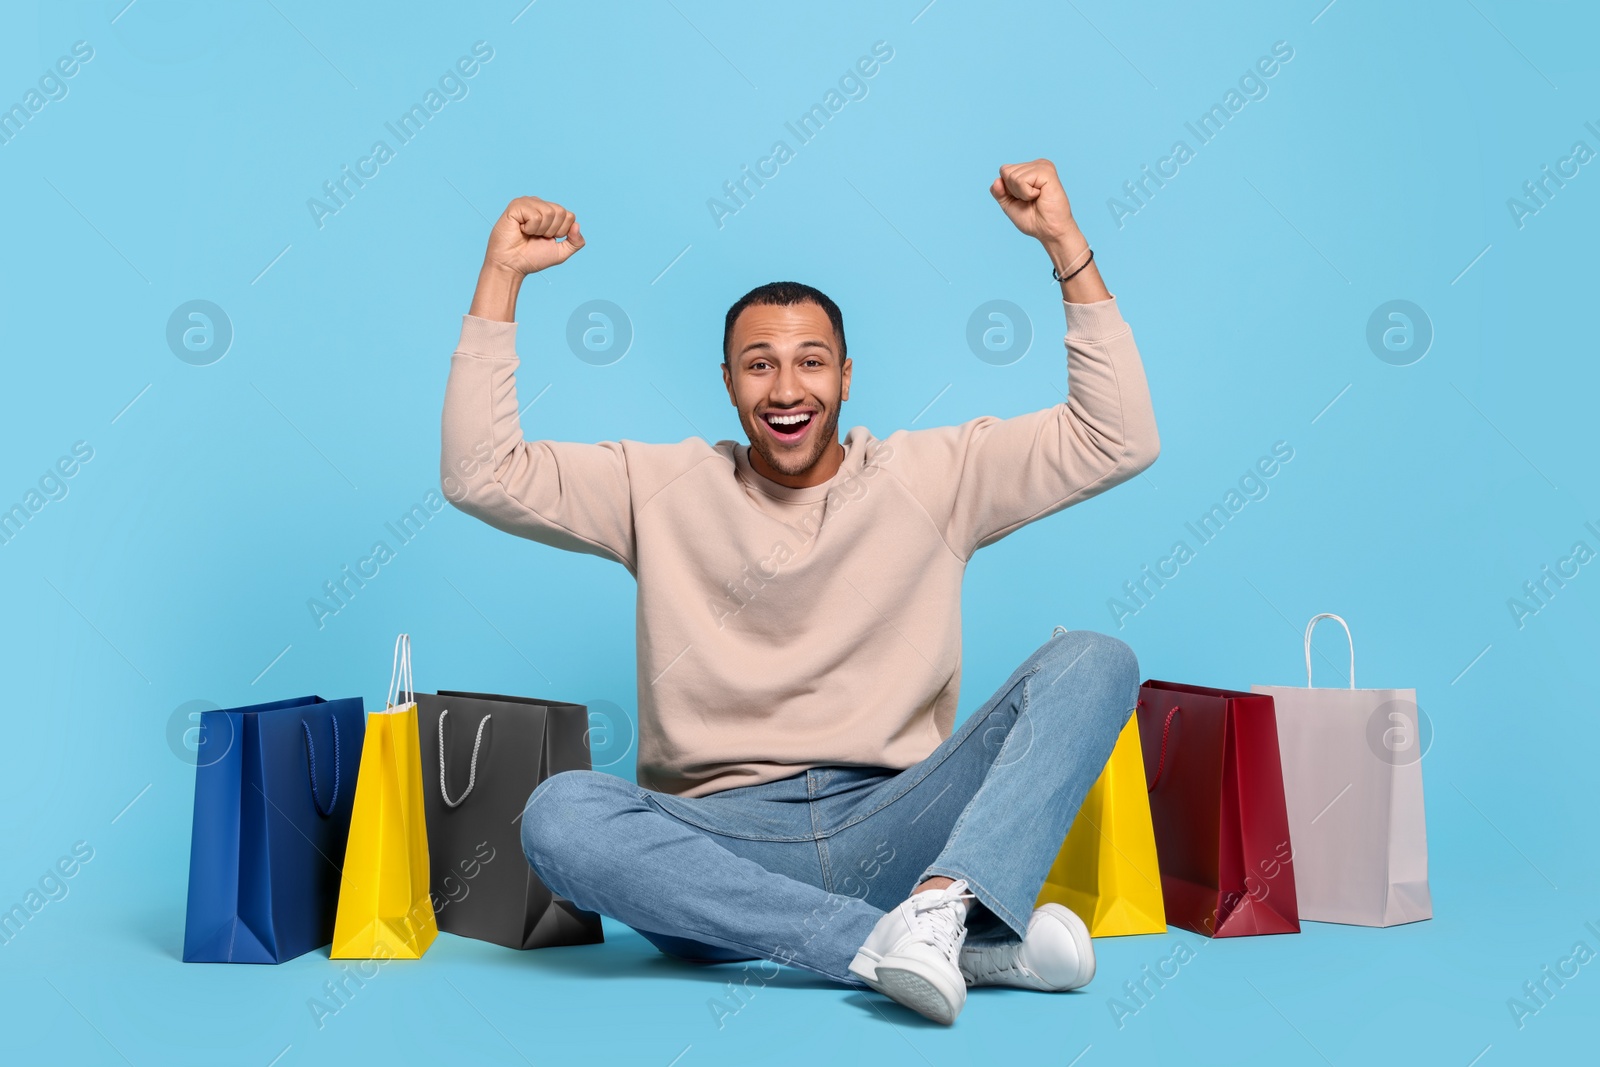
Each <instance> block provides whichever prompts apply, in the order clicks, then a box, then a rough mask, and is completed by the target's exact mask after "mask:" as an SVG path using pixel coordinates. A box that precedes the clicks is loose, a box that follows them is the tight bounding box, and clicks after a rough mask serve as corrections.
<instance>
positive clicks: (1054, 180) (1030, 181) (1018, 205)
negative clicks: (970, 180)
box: [989, 159, 1078, 244]
mask: <svg viewBox="0 0 1600 1067" xmlns="http://www.w3.org/2000/svg"><path fill="white" fill-rule="evenodd" d="M989 193H990V195H992V196H993V197H994V198H995V199H996V200H997V201H999V202H1000V210H1002V211H1004V212H1005V213H1006V217H1007V218H1009V219H1010V220H1011V221H1012V222H1013V223H1015V224H1016V227H1017V229H1019V230H1021V231H1022V232H1023V233H1025V234H1027V235H1028V236H1029V237H1035V238H1038V239H1039V240H1040V241H1043V242H1045V243H1046V244H1050V243H1053V242H1066V241H1068V240H1069V239H1070V238H1073V237H1075V236H1077V235H1078V223H1077V220H1075V219H1074V218H1073V217H1072V205H1071V204H1068V203H1067V194H1066V191H1065V190H1064V189H1062V188H1061V179H1060V178H1059V177H1057V176H1056V166H1055V164H1054V163H1052V162H1050V161H1049V160H1048V159H1036V160H1034V161H1033V162H1032V163H1008V164H1006V165H1005V166H1003V167H1001V168H1000V177H998V178H996V179H995V180H994V184H993V185H991V186H989Z"/></svg>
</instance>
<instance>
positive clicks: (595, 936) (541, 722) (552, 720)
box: [416, 689, 604, 948]
mask: <svg viewBox="0 0 1600 1067" xmlns="http://www.w3.org/2000/svg"><path fill="white" fill-rule="evenodd" d="M416 701H417V731H418V734H419V735H420V736H419V740H420V741H421V746H422V781H423V790H422V792H423V804H424V810H425V812H426V816H427V824H428V859H429V866H430V868H431V871H432V876H431V882H432V895H433V906H434V913H435V915H436V916H437V917H438V920H439V929H441V930H445V931H448V932H449V933H452V934H459V935H460V936H462V937H471V938H476V939H478V940H480V941H492V942H494V943H495V944H497V945H505V946H506V947H508V948H550V947H553V946H556V945H592V944H597V943H599V942H600V941H602V940H604V938H603V936H602V934H601V932H600V916H598V915H596V914H595V913H593V912H589V911H583V910H581V909H580V908H578V907H576V906H575V905H573V904H572V903H571V902H570V901H567V900H564V899H562V898H561V897H558V896H555V895H554V894H552V893H551V892H550V890H549V889H548V888H546V886H545V885H544V883H543V882H541V881H540V880H539V877H538V875H536V874H534V873H533V869H532V868H531V867H530V866H529V865H528V861H527V859H526V858H525V857H524V856H523V854H522V820H521V819H520V818H519V816H520V815H521V814H522V809H523V806H524V805H526V804H527V802H528V796H529V795H530V794H531V793H532V792H533V790H534V787H535V786H537V785H538V784H539V783H540V782H542V781H544V780H545V779H546V778H548V777H550V776H551V775H552V774H555V773H557V772H558V771H567V770H589V769H590V763H589V741H588V736H587V735H588V729H589V709H588V708H587V707H585V706H584V705H582V704H569V703H565V702H563V701H559V700H536V699H532V698H529V697H512V696H497V695H494V694H491V693H468V692H462V691H459V690H453V689H442V690H440V691H439V692H438V693H417V694H416Z"/></svg>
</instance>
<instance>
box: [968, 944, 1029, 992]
mask: <svg viewBox="0 0 1600 1067" xmlns="http://www.w3.org/2000/svg"><path fill="white" fill-rule="evenodd" d="M1021 947H1022V945H1021V943H1020V942H1017V941H1007V942H1002V943H1001V944H998V945H981V946H980V945H972V946H967V947H963V948H962V950H961V970H962V972H963V973H964V974H965V975H966V978H967V982H968V984H969V985H970V984H972V983H975V982H979V981H982V980H983V979H986V978H997V977H999V976H1000V975H1005V974H1015V975H1020V976H1022V977H1025V978H1033V977H1036V976H1035V975H1034V973H1033V971H1032V970H1031V969H1030V968H1028V967H1026V966H1024V965H1023V963H1022V960H1021V958H1020V955H1019V952H1018V950H1019V949H1020V948H1021Z"/></svg>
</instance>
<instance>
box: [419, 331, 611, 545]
mask: <svg viewBox="0 0 1600 1067" xmlns="http://www.w3.org/2000/svg"><path fill="white" fill-rule="evenodd" d="M516 335H517V324H516V323H514V322H499V321H496V320H493V319H484V318H479V317H477V316H475V315H464V316H462V325H461V340H460V343H459V344H458V345H457V347H456V350H455V354H454V355H453V356H452V357H451V359H450V377H449V380H448V382H447V383H446V385H445V393H444V418H443V426H442V433H441V440H442V444H441V448H440V456H439V474H440V477H441V479H442V481H443V488H444V494H445V498H446V499H448V500H449V501H450V502H451V503H452V504H454V505H455V506H456V507H457V508H459V509H460V510H462V511H464V512H466V513H467V514H468V515H472V516H474V517H475V518H478V519H482V520H483V521H484V522H486V523H488V524H489V525H491V526H494V527H496V528H497V529H501V530H505V531H506V532H507V533H513V534H516V535H518V536H519V537H526V538H529V539H530V540H534V541H538V542H540V543H542V544H546V545H551V546H553V547H555V548H563V549H566V550H568V551H570V552H587V553H589V554H591V555H596V556H601V557H603V558H605V559H609V560H614V561H616V562H618V563H621V564H622V565H623V566H624V567H627V568H628V570H629V571H633V570H634V569H635V550H634V549H635V544H634V526H633V503H632V501H633V497H632V493H631V487H630V485H629V477H628V457H627V453H626V451H625V450H624V448H623V446H622V444H621V443H619V442H612V441H607V442H602V443H600V444H576V443H571V442H566V441H526V440H523V437H522V422H521V417H520V412H519V410H518V407H517V383H516V371H517V365H518V359H517V353H516Z"/></svg>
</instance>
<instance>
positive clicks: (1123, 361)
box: [889, 297, 1161, 560]
mask: <svg viewBox="0 0 1600 1067" xmlns="http://www.w3.org/2000/svg"><path fill="white" fill-rule="evenodd" d="M1062 303H1063V305H1064V306H1065V308H1066V317H1067V335H1066V347H1067V389H1068V396H1067V400H1066V401H1064V402H1063V403H1059V404H1056V405H1054V406H1052V407H1048V408H1045V409H1044V410H1042V411H1035V412H1031V413H1029V414H1026V415H1018V416H1016V417H1015V418H1009V419H1000V418H995V417H993V416H983V417H980V418H977V419H973V420H971V421H970V422H965V423H962V424H960V425H957V426H943V427H938V428H936V429H928V430H915V431H903V432H902V433H899V434H894V435H892V436H891V440H894V443H895V446H896V447H895V454H896V455H897V456H902V457H904V458H903V459H902V460H901V461H899V462H895V463H891V464H889V466H891V467H893V468H896V473H897V476H898V477H899V478H900V479H901V480H902V481H903V482H904V483H905V484H906V485H907V487H908V488H909V489H910V490H911V492H912V494H913V495H914V496H916V497H917V499H918V500H919V501H920V502H921V503H922V506H923V508H924V509H925V510H926V511H927V512H928V514H929V516H930V517H931V518H932V519H933V521H934V523H935V525H937V526H938V527H939V529H940V532H941V533H942V534H943V536H944V539H945V543H946V544H947V545H949V547H950V549H951V551H952V552H954V553H956V554H957V555H958V556H960V557H961V559H963V560H966V559H969V558H970V557H971V556H972V554H973V553H974V552H976V551H977V550H978V549H979V548H982V547H983V546H985V545H990V544H993V543H994V542H996V541H998V540H1000V538H1002V537H1004V536H1005V535H1006V534H1008V533H1010V532H1011V531H1013V530H1016V529H1018V528H1019V527H1021V526H1025V525H1027V524H1028V523H1030V522H1032V521H1034V520H1035V519H1040V518H1044V517H1045V516H1047V515H1052V514H1054V513H1055V512H1057V511H1060V510H1062V509H1063V508H1066V507H1068V506H1070V505H1072V504H1076V503H1078V502H1079V501H1081V500H1085V499H1087V498H1089V497H1091V496H1094V495H1095V494H1097V493H1101V492H1104V491H1105V490H1107V489H1109V488H1111V487H1112V486H1114V485H1117V484H1119V483H1121V482H1125V481H1127V480H1128V479H1129V478H1132V477H1133V476H1134V475H1136V474H1138V473H1139V472H1140V471H1142V470H1144V469H1145V468H1146V467H1148V466H1150V464H1152V463H1154V462H1155V460H1156V456H1157V454H1158V453H1159V452H1160V450H1161V445H1160V440H1159V438H1158V437H1157V435H1156V422H1155V413H1154V411H1153V409H1152V407H1151V404H1150V391H1149V387H1148V386H1147V385H1146V383H1145V375H1144V367H1143V365H1142V364H1141V362H1140V359H1139V350H1138V348H1137V346H1136V345H1135V344H1134V341H1133V332H1132V330H1131V329H1130V328H1129V326H1128V324H1127V323H1126V322H1124V321H1123V319H1122V315H1121V313H1120V312H1119V311H1118V309H1117V302H1116V298H1115V297H1112V298H1111V299H1109V300H1100V301H1096V302H1094V303H1089V304H1074V303H1070V302H1067V301H1062Z"/></svg>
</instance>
